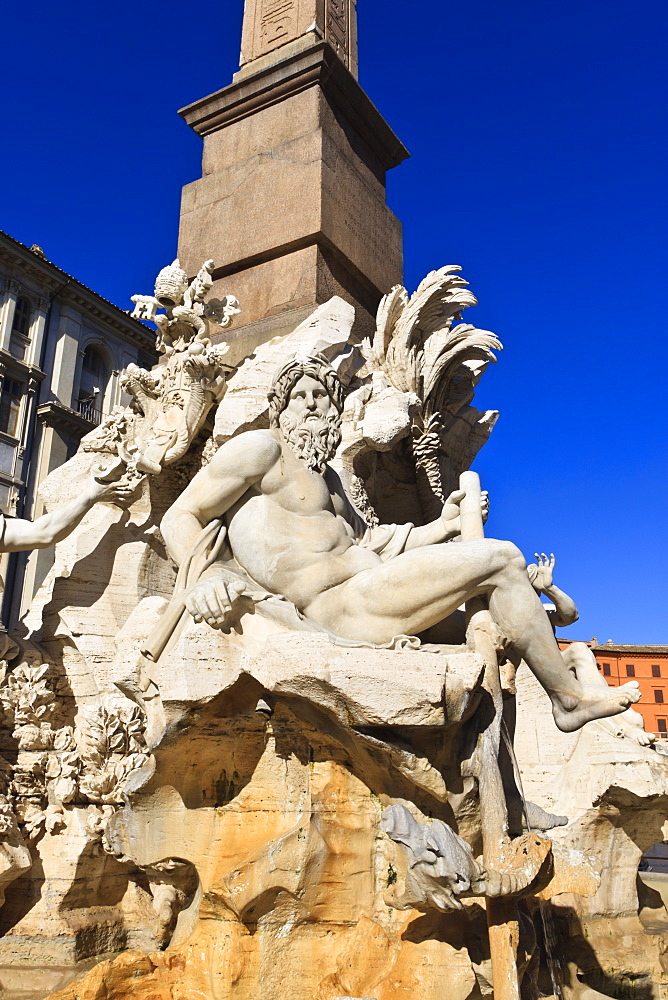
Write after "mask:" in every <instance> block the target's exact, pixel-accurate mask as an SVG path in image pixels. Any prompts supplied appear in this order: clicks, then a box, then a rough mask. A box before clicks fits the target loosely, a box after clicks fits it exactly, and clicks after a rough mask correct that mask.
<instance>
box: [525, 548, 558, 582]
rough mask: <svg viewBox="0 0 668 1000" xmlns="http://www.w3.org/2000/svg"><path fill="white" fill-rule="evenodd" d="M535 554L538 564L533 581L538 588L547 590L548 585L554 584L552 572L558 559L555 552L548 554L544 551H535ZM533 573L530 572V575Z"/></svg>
mask: <svg viewBox="0 0 668 1000" xmlns="http://www.w3.org/2000/svg"><path fill="white" fill-rule="evenodd" d="M534 555H535V557H536V561H537V563H538V566H537V569H536V575H535V577H534V578H533V579H532V580H531V582H532V584H533V586H534V588H535V589H536V590H539V591H545V590H547V589H548V587H551V586H552V574H553V572H554V564H555V563H556V559H555V558H554V553H553V554H552V555H550V556H547V555H546V554H545V553H544V552H534ZM531 575H532V574H530V576H531Z"/></svg>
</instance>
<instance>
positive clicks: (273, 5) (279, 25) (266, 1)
mask: <svg viewBox="0 0 668 1000" xmlns="http://www.w3.org/2000/svg"><path fill="white" fill-rule="evenodd" d="M295 13H296V10H295V0H263V2H262V8H261V13H260V39H261V44H262V47H263V48H273V47H274V45H276V44H278V43H280V42H282V41H287V40H288V38H289V37H290V36H291V35H292V32H293V19H294V16H295Z"/></svg>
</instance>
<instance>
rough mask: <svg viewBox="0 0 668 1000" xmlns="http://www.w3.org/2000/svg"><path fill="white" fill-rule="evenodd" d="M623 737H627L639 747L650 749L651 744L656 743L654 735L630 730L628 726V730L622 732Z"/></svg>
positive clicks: (639, 730) (640, 730) (638, 730)
mask: <svg viewBox="0 0 668 1000" xmlns="http://www.w3.org/2000/svg"><path fill="white" fill-rule="evenodd" d="M624 735H625V736H628V737H629V739H631V740H635V741H636V743H639V744H640V746H641V747H651V746H652V744H654V743H656V736H655V735H654V733H646V732H645V730H644V729H635V728H633V729H631V727H630V726H629V728H628V729H625V730H624Z"/></svg>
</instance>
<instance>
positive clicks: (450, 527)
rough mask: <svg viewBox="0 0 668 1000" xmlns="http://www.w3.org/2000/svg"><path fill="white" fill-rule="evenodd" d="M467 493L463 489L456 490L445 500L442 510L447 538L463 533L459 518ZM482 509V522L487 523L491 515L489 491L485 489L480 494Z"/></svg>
mask: <svg viewBox="0 0 668 1000" xmlns="http://www.w3.org/2000/svg"><path fill="white" fill-rule="evenodd" d="M465 496H466V494H465V493H464V491H463V490H454V492H452V493H451V494H450V496H449V497H448V499H447V500H446V501H445V504H444V506H443V510H442V511H441V523H442V524H443V529H444V531H445V537H446V538H454V537H455V536H456V535H459V534H461V530H462V527H461V521H460V518H459V514H460V510H459V505H460V503H461V502H462V500H463V499H464V497H465ZM480 511H481V513H482V523H483V524H485V523H486V521H487V518H488V516H489V493H488V492H487V490H483V492H482V493H481V494H480Z"/></svg>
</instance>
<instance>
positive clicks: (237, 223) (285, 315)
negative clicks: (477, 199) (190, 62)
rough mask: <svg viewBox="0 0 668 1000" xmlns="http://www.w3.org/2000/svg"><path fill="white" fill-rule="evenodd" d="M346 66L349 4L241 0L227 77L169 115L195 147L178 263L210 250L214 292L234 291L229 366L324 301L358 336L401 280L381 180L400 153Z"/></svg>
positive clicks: (345, 0) (190, 264) (351, 54)
mask: <svg viewBox="0 0 668 1000" xmlns="http://www.w3.org/2000/svg"><path fill="white" fill-rule="evenodd" d="M356 73H357V30H356V13H355V0H246V5H245V11H244V25H243V36H242V51H241V66H240V69H239V71H238V73H236V75H235V76H234V79H233V82H232V83H231V84H230V85H229V86H227V87H225V88H224V89H223V90H220V91H218V92H217V93H215V94H211V95H210V96H209V97H205V98H203V99H202V100H200V101H197V102H196V103H195V104H191V105H190V106H189V107H187V108H184V109H183V110H182V111H181V112H180V114H181V115H182V117H183V118H184V119H185V121H186V122H187V123H188V125H190V127H191V128H193V129H194V130H195V131H196V132H197V134H198V135H201V136H202V138H203V140H204V151H203V166H202V177H201V178H200V179H199V180H196V181H194V182H193V183H192V184H188V185H186V187H185V188H184V189H183V198H182V205H181V222H180V230H179V257H180V259H181V263H182V265H183V266H184V267H185V269H186V270H187V271H188V273H189V274H193V275H194V274H195V273H196V271H197V269H198V268H199V267H200V265H201V263H202V262H203V261H204V260H206V259H208V258H213V259H214V260H215V263H216V269H215V271H214V279H215V289H214V290H215V293H216V294H225V293H233V294H235V295H237V297H238V298H239V300H240V302H241V306H242V310H243V312H242V315H241V316H240V317H239V321H238V322H237V323H235V327H234V328H233V330H232V331H225V334H224V339H226V340H228V341H230V343H231V344H232V349H231V352H230V355H229V357H230V360H231V361H232V362H233V363H234V362H235V361H236V360H238V359H239V358H240V357H242V356H243V355H245V354H246V353H248V351H249V350H252V349H253V347H255V346H256V345H257V344H259V343H262V342H264V341H266V340H269V339H270V338H271V337H274V336H277V335H279V334H284V333H287V332H289V331H290V330H292V329H294V327H295V326H297V325H298V324H299V323H300V322H302V320H303V319H305V318H306V317H307V316H308V315H309V314H310V313H311V312H312V311H313V309H314V308H315V307H316V306H318V305H319V304H321V303H322V302H325V301H327V299H329V298H331V296H332V295H340V296H341V297H342V298H344V299H346V300H347V301H348V302H350V303H352V305H354V306H355V309H356V324H355V328H354V332H355V333H356V334H357V335H358V336H361V335H362V334H363V333H367V332H369V331H370V330H371V329H372V327H373V322H374V316H375V311H376V308H377V305H378V302H379V300H380V298H381V296H382V295H384V294H385V293H386V292H387V291H389V290H390V288H391V287H392V286H393V285H395V284H397V283H398V282H400V281H401V279H402V270H403V267H402V265H403V257H402V238H401V224H400V222H399V220H398V219H397V218H396V216H395V215H394V214H393V213H392V212H391V211H390V209H389V208H388V206H387V204H386V201H385V174H386V171H387V170H389V169H390V168H391V167H394V166H396V165H397V164H399V163H401V161H402V160H403V159H405V158H406V157H407V156H408V153H407V151H406V149H405V148H404V146H403V145H402V144H401V142H400V141H399V139H398V138H397V137H396V135H395V134H394V133H393V132H392V130H391V129H390V127H389V125H387V123H386V122H385V120H384V119H383V117H382V116H381V115H380V113H379V112H378V110H377V109H376V108H375V107H374V105H373V104H372V103H371V101H370V100H369V98H368V97H367V95H366V94H365V92H364V91H363V90H362V88H361V87H360V85H359V83H358V82H357V78H356ZM221 339H223V334H222V331H221Z"/></svg>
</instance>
